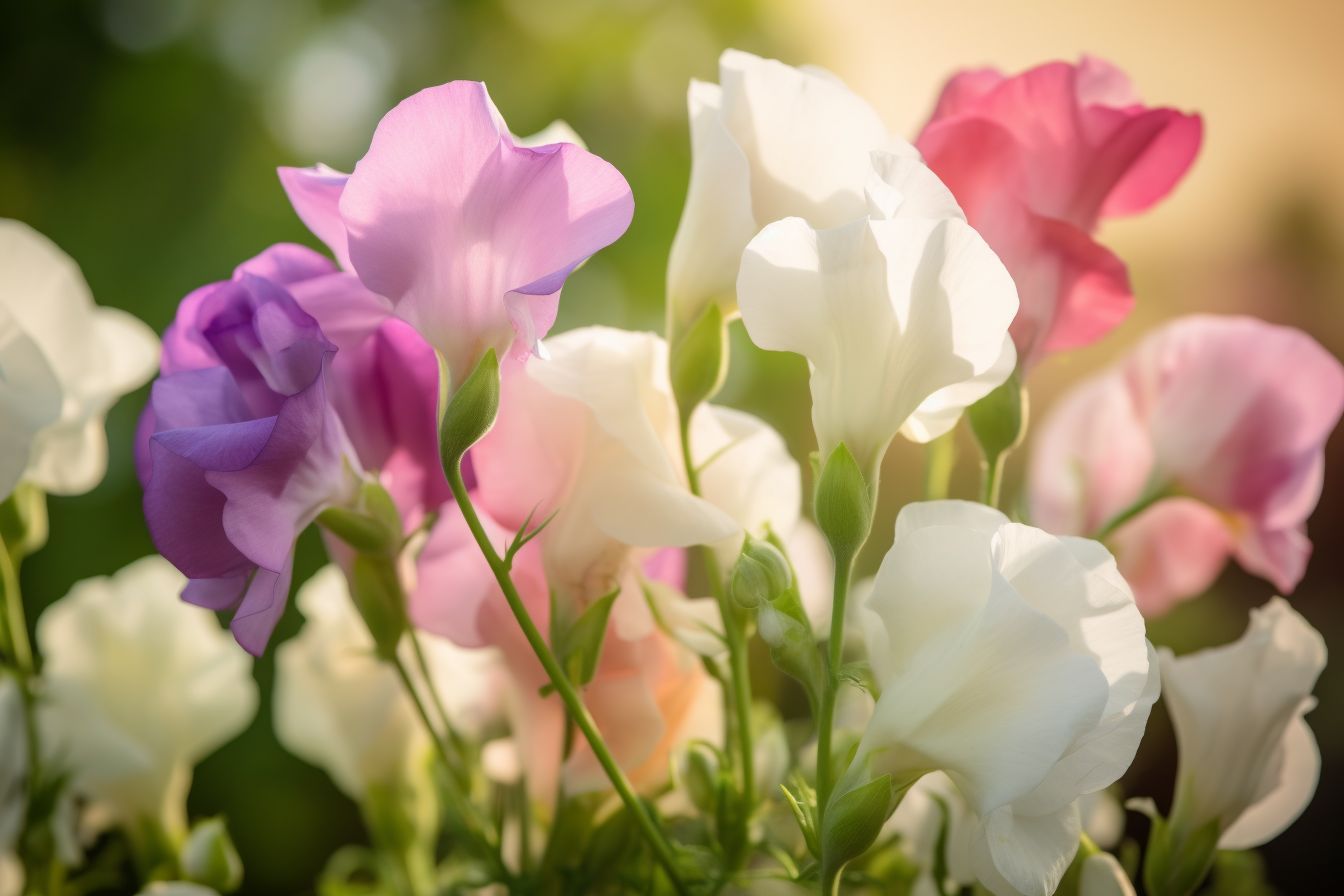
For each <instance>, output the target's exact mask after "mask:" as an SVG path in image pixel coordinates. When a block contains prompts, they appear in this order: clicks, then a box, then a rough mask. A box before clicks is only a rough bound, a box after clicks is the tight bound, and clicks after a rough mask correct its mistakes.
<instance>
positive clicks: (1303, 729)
mask: <svg viewBox="0 0 1344 896" xmlns="http://www.w3.org/2000/svg"><path fill="white" fill-rule="evenodd" d="M1161 657H1162V684H1163V688H1164V694H1165V697H1166V703H1167V708H1168V710H1169V711H1170V712H1171V720H1172V724H1173V725H1174V726H1175V728H1176V743H1177V746H1178V747H1179V748H1180V760H1179V765H1178V768H1177V784H1176V798H1175V800H1174V803H1173V806H1172V816H1171V825H1172V828H1173V829H1174V830H1178V831H1184V832H1186V833H1189V832H1192V831H1195V830H1198V829H1199V828H1200V827H1202V826H1204V825H1205V824H1208V823H1209V822H1213V821H1216V822H1217V824H1218V827H1219V830H1220V831H1221V832H1222V833H1221V836H1220V838H1219V840H1218V846H1219V847H1220V848H1221V849H1251V848H1253V847H1256V846H1260V845H1261V844H1264V843H1267V842H1269V841H1270V840H1273V839H1274V838H1275V837H1277V836H1278V835H1279V834H1281V833H1283V831H1284V830H1285V829H1286V828H1287V827H1288V826H1289V825H1291V824H1292V823H1293V822H1294V821H1296V820H1297V817H1298V816H1299V815H1301V814H1302V811H1303V810H1304V809H1306V807H1307V804H1308V803H1310V802H1311V798H1312V796H1313V795H1314V794H1315V793H1316V782H1317V779H1318V778H1319V776H1320V771H1321V754H1320V751H1319V749H1318V748H1317V746H1316V739H1315V737H1314V736H1313V735H1312V733H1311V729H1310V728H1309V727H1307V723H1306V720H1305V719H1304V718H1303V716H1304V715H1305V714H1306V713H1307V712H1309V711H1310V710H1311V709H1312V708H1313V707H1314V706H1315V705H1316V701H1315V700H1314V699H1313V698H1312V696H1311V690H1312V688H1313V687H1314V686H1315V684H1316V679H1317V677H1318V676H1319V675H1320V674H1321V670H1322V669H1324V668H1325V641H1324V639H1323V638H1321V635H1320V633H1319V632H1317V631H1316V629H1314V628H1312V627H1311V625H1310V624H1309V623H1308V622H1307V621H1306V620H1305V619H1303V618H1302V616H1301V615H1300V614H1298V613H1297V612H1296V611H1295V610H1293V608H1292V607H1290V606H1289V605H1288V602H1287V601H1285V600H1284V599H1283V598H1281V597H1276V598H1274V599H1273V600H1271V601H1269V603H1267V604H1265V605H1264V606H1263V607H1261V608H1259V609H1257V610H1252V611H1251V622H1250V625H1249V626H1248V627H1247V629H1246V633H1245V634H1243V635H1242V636H1241V638H1240V639H1239V640H1237V641H1235V642H1233V643H1231V644H1226V645H1224V646H1222V647H1215V648H1211V649H1208V650H1201V651H1198V652H1196V653H1192V654H1187V655H1186V656H1182V657H1176V656H1173V655H1172V653H1171V651H1169V650H1166V649H1163V650H1162V652H1161Z"/></svg>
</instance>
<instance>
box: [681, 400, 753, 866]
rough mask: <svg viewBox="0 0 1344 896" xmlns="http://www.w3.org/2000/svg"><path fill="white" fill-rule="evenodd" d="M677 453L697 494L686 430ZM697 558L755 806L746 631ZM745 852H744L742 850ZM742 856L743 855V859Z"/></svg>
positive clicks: (712, 565)
mask: <svg viewBox="0 0 1344 896" xmlns="http://www.w3.org/2000/svg"><path fill="white" fill-rule="evenodd" d="M681 454H682V461H683V462H684V464H685V466H686V480H687V484H688V485H690V488H691V494H693V495H696V496H697V497H698V496H699V495H700V471H699V470H698V469H696V466H695V464H694V462H692V460H691V439H690V431H689V427H688V426H685V425H683V426H682V427H681ZM701 557H702V558H703V562H704V566H705V575H706V576H707V577H708V579H709V584H710V591H711V593H713V595H714V600H715V602H716V603H717V604H718V606H719V616H720V617H722V619H723V636H724V640H725V641H727V642H728V673H729V679H730V681H729V683H730V685H731V690H732V694H733V697H732V701H731V702H732V708H733V725H732V728H733V733H734V735H735V740H736V741H737V756H738V759H737V762H738V767H739V769H740V773H741V776H742V777H741V782H740V783H741V786H742V798H743V800H744V801H745V802H746V803H747V804H748V805H754V804H755V797H756V756H755V749H754V747H753V741H754V737H753V733H752V730H751V664H750V658H751V655H750V653H749V649H748V645H747V636H746V631H745V630H744V628H743V626H742V619H741V617H740V616H739V615H738V613H737V609H736V608H735V607H734V606H733V605H732V602H731V601H730V600H729V598H728V593H727V589H726V588H725V587H724V581H723V573H722V570H720V569H719V558H718V557H717V556H716V555H715V554H714V549H713V548H712V547H710V546H709V545H702V546H701ZM744 852H745V851H744ZM743 857H745V856H743Z"/></svg>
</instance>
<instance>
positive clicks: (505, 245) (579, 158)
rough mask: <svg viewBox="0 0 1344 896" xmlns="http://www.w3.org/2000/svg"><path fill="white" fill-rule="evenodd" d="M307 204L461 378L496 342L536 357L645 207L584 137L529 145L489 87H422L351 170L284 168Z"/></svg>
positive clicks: (305, 214) (388, 119)
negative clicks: (584, 280)
mask: <svg viewBox="0 0 1344 896" xmlns="http://www.w3.org/2000/svg"><path fill="white" fill-rule="evenodd" d="M280 179H281V182H282V183H283V184H284V187H285V190H286V192H287V193H288V194H289V198H290V201H291V202H292V203H293V205H294V208H295V211H296V212H297V213H298V214H299V217H300V218H302V219H303V221H304V223H305V224H307V226H308V228H309V229H310V230H312V232H313V233H314V234H315V235H316V236H317V237H318V238H319V239H321V240H322V241H323V242H325V243H326V244H327V246H328V247H329V248H330V249H331V251H332V254H333V255H334V256H335V257H336V259H337V261H338V262H339V263H340V264H341V266H342V267H343V268H345V269H346V270H349V271H351V272H353V273H355V274H357V275H358V277H359V279H360V280H361V281H362V282H363V284H364V285H365V286H366V287H367V288H368V289H369V290H370V291H372V292H373V293H376V294H377V295H379V296H382V297H384V298H385V299H386V300H387V303H388V305H387V307H388V309H389V310H390V312H391V313H394V314H396V315H397V316H398V317H400V318H402V319H403V320H405V321H406V322H408V323H409V324H411V325H412V326H413V327H414V328H415V329H416V330H417V331H419V332H420V333H421V334H422V335H423V336H424V337H425V339H426V340H428V342H429V343H430V344H431V345H433V346H434V348H436V349H437V350H438V351H439V352H441V353H442V354H443V356H444V358H445V359H446V361H447V364H448V369H449V372H450V374H451V377H452V380H453V382H461V381H462V380H463V378H465V377H466V376H467V374H469V373H470V372H471V369H472V368H473V367H474V366H475V364H476V362H477V361H478V360H479V359H480V358H481V356H482V355H484V354H485V352H486V351H487V350H488V349H491V348H493V349H495V350H496V352H498V353H500V354H503V353H504V352H505V351H509V350H511V351H512V352H513V353H514V354H515V355H526V354H527V353H528V352H529V351H532V350H533V349H534V348H535V346H536V344H537V341H538V340H539V339H540V338H541V337H542V336H544V335H545V334H546V332H547V331H548V330H549V329H550V327H551V324H552V323H554V321H555V314H556V307H557V304H558V301H559V295H560V288H561V287H562V286H563V285H564V282H565V278H566V277H568V276H569V273H570V272H571V271H573V270H574V268H576V267H577V266H578V265H579V264H580V263H581V262H583V261H584V260H585V259H586V258H588V256H590V255H592V254H593V253H594V252H596V251H598V250H599V249H601V248H603V247H605V246H607V245H609V244H610V243H612V242H614V241H615V240H616V239H617V238H618V237H619V236H620V235H621V234H622V233H624V232H625V229H626V227H628V226H629V224H630V219H631V216H632V214H633V211H634V201H633V198H632V197H631V194H630V187H629V185H628V184H627V183H626V182H625V179H624V178H623V177H622V176H621V174H620V172H618V171H617V170H616V169H615V168H613V167H612V166H611V165H610V164H608V163H607V162H605V161H603V160H602V159H600V158H598V157H597V156H595V155H593V154H592V153H590V152H587V151H586V150H584V149H582V148H581V147H579V146H576V145H574V144H571V143H556V144H551V145H548V146H540V147H535V148H531V147H524V146H519V145H518V144H517V142H516V141H515V139H514V138H513V137H512V136H511V135H510V133H509V130H508V128H507V127H506V126H505V124H504V119H503V117H502V116H501V115H500V114H499V111H498V110H497V109H496V108H495V106H494V103H492V102H491V100H490V96H489V94H488V93H487V92H486V89H485V85H484V84H480V83H477V82H473V81H454V82H452V83H450V84H444V85H442V86H439V87H431V88H429V89H427V90H422V91H421V92H420V93H417V94H415V95H414V96H412V97H410V98H409V99H406V100H404V101H402V102H401V103H400V104H399V105H398V106H397V107H396V108H394V109H393V110H392V111H391V112H389V113H388V114H387V115H386V116H384V117H383V120H382V121H381V122H380V123H379V125H378V128H377V129H376V130H375V131H374V135H373V141H372V143H371V145H370V146H369V151H368V153H367V154H366V155H365V156H364V158H363V159H361V160H360V162H359V163H358V164H357V165H356V166H355V171H354V173H353V174H350V175H345V174H341V173H340V172H337V171H333V170H332V169H330V168H327V167H326V166H320V165H319V166H317V167H315V168H307V169H297V168H282V169H281V170H280Z"/></svg>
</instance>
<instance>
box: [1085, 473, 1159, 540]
mask: <svg viewBox="0 0 1344 896" xmlns="http://www.w3.org/2000/svg"><path fill="white" fill-rule="evenodd" d="M1171 495H1172V490H1171V489H1170V488H1169V487H1167V486H1162V487H1160V488H1150V489H1148V490H1146V491H1145V492H1144V493H1143V495H1141V496H1140V497H1139V499H1138V500H1137V501H1135V502H1134V503H1133V504H1131V505H1129V506H1128V507H1126V508H1125V509H1124V510H1122V511H1120V512H1119V513H1117V514H1116V515H1115V516H1113V517H1111V518H1110V519H1108V520H1107V521H1106V522H1104V523H1102V524H1101V528H1100V529H1098V530H1097V531H1096V532H1095V533H1093V534H1092V536H1091V538H1092V539H1093V540H1094V541H1101V540H1102V539H1103V538H1106V537H1107V536H1109V535H1112V534H1114V532H1115V530H1116V529H1119V528H1120V527H1121V526H1123V525H1124V524H1125V523H1127V522H1129V521H1130V520H1132V519H1134V517H1136V516H1138V515H1139V514H1141V513H1143V512H1144V511H1145V510H1147V509H1148V508H1149V507H1152V506H1153V505H1154V504H1156V503H1157V502H1158V501H1161V500H1162V499H1163V498H1169V497H1171Z"/></svg>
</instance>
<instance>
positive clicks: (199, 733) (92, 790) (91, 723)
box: [37, 556, 257, 832]
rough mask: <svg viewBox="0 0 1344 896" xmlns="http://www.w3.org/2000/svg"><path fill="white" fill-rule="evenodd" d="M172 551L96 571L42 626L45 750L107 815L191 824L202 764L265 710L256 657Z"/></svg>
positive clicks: (176, 827)
mask: <svg viewBox="0 0 1344 896" xmlns="http://www.w3.org/2000/svg"><path fill="white" fill-rule="evenodd" d="M184 584H186V580H185V579H184V578H183V577H182V575H181V574H180V573H178V572H177V570H175V569H173V567H172V566H171V565H170V564H169V563H168V562H167V561H166V560H164V559H163V558H162V557H158V556H151V557H145V558H143V559H140V560H137V561H135V562H134V563H132V564H130V565H129V566H127V567H126V568H124V569H122V570H121V571H120V572H118V573H116V574H115V575H112V576H106V577H99V578H94V579H85V580H84V581H82V582H78V583H76V584H75V586H74V587H73V588H71V589H70V593H69V594H68V595H66V596H65V597H63V598H61V599H60V600H58V601H56V602H55V603H54V604H52V605H51V606H50V607H48V608H47V610H46V612H44V613H43V614H42V617H41V619H39V620H38V623H37V641H38V645H39V646H40V648H41V651H42V655H43V657H44V658H45V662H44V665H43V668H42V679H43V685H44V692H43V696H42V700H41V701H40V703H39V713H40V714H39V719H38V723H39V726H40V728H41V733H42V743H43V748H44V752H46V751H47V750H50V751H51V756H52V759H51V761H53V762H55V763H57V764H58V765H59V766H60V767H63V768H65V769H67V770H68V771H69V772H70V774H71V783H72V786H73V787H74V789H75V790H76V791H78V792H79V793H82V794H83V795H84V796H86V797H88V798H89V799H90V800H91V801H92V803H93V806H94V807H95V809H96V810H97V814H98V815H99V816H101V818H102V819H104V820H107V821H111V822H115V823H122V824H129V823H136V822H141V821H149V822H157V823H161V824H163V825H164V826H165V827H167V828H168V829H169V830H171V831H179V832H180V831H183V830H185V821H186V819H185V812H186V796H187V790H188V788H189V787H190V784H191V769H192V766H193V765H195V763H197V762H198V761H200V760H201V759H203V758H205V757H206V756H207V755H209V754H210V753H212V752H213V751H214V750H215V749H216V748H218V747H219V746H221V745H222V744H224V743H225V742H226V741H229V740H231V739H232V738H233V737H234V736H235V735H237V734H238V733H239V732H240V731H242V730H243V728H245V727H247V724H248V722H250V721H251V720H252V716H253V715H254V714H255V712H256V709H257V686H256V683H255V682H254V681H253V680H252V676H251V664H252V661H251V658H250V657H248V656H247V655H246V654H244V653H243V652H242V651H240V650H238V649H237V647H236V645H235V644H234V643H233V639H232V638H230V637H229V635H228V633H227V632H226V631H224V630H223V629H221V628H220V626H219V624H218V622H216V620H215V617H214V616H213V615H212V614H211V613H208V612H205V611H203V610H201V609H199V608H197V607H193V606H190V605H188V604H184V603H182V601H181V600H179V599H178V595H179V594H180V593H181V591H182V586H183V585H184Z"/></svg>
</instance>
